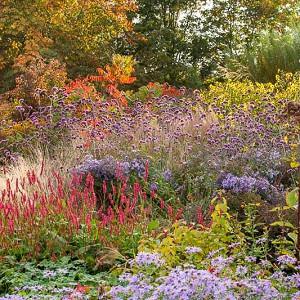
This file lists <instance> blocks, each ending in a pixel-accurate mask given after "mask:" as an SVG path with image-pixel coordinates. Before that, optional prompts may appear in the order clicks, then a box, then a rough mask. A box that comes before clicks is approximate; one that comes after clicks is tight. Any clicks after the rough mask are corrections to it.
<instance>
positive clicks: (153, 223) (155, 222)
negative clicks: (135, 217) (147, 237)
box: [148, 219, 159, 231]
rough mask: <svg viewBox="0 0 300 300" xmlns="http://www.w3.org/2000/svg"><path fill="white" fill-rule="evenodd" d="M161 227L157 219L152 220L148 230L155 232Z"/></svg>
mask: <svg viewBox="0 0 300 300" xmlns="http://www.w3.org/2000/svg"><path fill="white" fill-rule="evenodd" d="M158 227H159V221H158V220H157V219H156V220H152V221H151V222H150V223H149V224H148V230H149V231H152V230H155V229H157V228H158Z"/></svg>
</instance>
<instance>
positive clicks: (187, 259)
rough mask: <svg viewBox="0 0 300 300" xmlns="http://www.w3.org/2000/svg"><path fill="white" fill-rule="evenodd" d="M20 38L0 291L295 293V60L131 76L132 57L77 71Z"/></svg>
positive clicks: (298, 238) (6, 98)
mask: <svg viewBox="0 0 300 300" xmlns="http://www.w3.org/2000/svg"><path fill="white" fill-rule="evenodd" d="M8 2H9V1H8ZM8 2H7V3H8ZM75 2H76V1H75ZM75 2H74V3H75ZM90 2H93V1H87V3H90ZM104 2H105V3H106V2H107V1H104ZM117 2H118V1H117ZM119 2H120V3H118V5H120V6H117V7H112V8H111V7H110V6H109V4H107V3H106V4H107V7H106V9H108V10H107V12H106V13H107V15H106V14H105V16H106V17H107V18H108V20H110V22H112V23H109V24H110V25H109V26H116V28H118V30H121V29H120V28H123V27H126V28H131V27H130V25H129V23H130V22H129V21H128V20H127V14H128V13H133V12H134V11H135V10H136V9H137V7H135V6H126V5H125V6H123V5H124V3H123V2H122V1H119ZM129 2H131V1H129ZM76 3H77V2H76ZM125 4H126V3H125ZM35 5H37V4H35ZM59 5H61V4H57V7H59ZM70 5H71V4H70ZM86 5H87V7H85V9H86V11H88V16H89V17H90V18H91V20H92V21H91V22H96V19H93V18H94V17H95V16H94V15H93V13H92V12H93V11H94V9H95V7H93V6H88V4H86ZM89 5H91V4H89ZM49 7H50V8H49ZM49 7H48V6H47V9H50V10H49V11H48V10H47V11H48V13H50V12H51V13H53V11H52V9H54V11H56V9H57V7H56V8H55V7H54V6H53V7H52V6H51V5H50V4H49ZM108 7H109V8H108ZM124 7H125V8H124ZM1 9H2V8H1V4H0V12H1ZM73 9H75V8H73ZM76 9H79V7H77V6H76ZM97 9H100V8H99V7H97ZM115 10H116V11H117V12H116V11H115ZM14 12H15V11H14ZM41 13H42V12H41ZM97 14H98V15H100V12H99V11H98V10H97ZM63 16H64V15H63V14H62V15H59V14H58V15H55V18H54V19H53V20H55V22H54V21H53V20H52V19H51V20H50V21H49V22H50V23H51V22H52V23H51V26H50V25H49V28H48V29H49V32H50V31H51V30H54V29H55V30H57V28H64V27H63V24H64V22H65V21H63V20H65V19H60V18H63ZM76 18H80V14H76ZM102 18H104V17H103V16H102ZM122 18H124V19H122ZM74 20H75V19H74ZM74 20H73V21H74ZM76 20H77V19H76ZM125 21H126V22H125ZM127 21H128V22H129V23H127ZM56 22H57V23H56ZM74 22H75V21H74ZM103 22H104V21H103ZM113 22H117V25H118V26H119V27H118V26H117V25H116V24H115V23H113ZM50 23H49V24H50ZM93 24H94V23H93ZM101 24H102V23H101ZM103 24H106V25H103ZM103 24H102V25H101V26H104V27H103V28H104V29H105V28H106V27H105V26H108V25H107V24H108V23H105V22H104V23H103ZM130 24H131V23H130ZM0 25H1V22H0ZM75 25H76V26H80V22H79V23H74V26H75ZM55 26H58V27H55ZM122 26H123V27H122ZM0 28H1V26H0ZM74 28H75V27H74ZM76 28H77V27H76ZM80 28H81V27H80ZM83 28H86V27H83ZM101 28H102V27H101ZM116 28H115V30H117V29H116ZM104 29H103V34H104V32H105V31H104ZM41 30H42V29H41ZM64 30H65V29H64ZM82 30H83V29H82ZM109 30H112V29H111V28H110V29H109ZM75 31H76V30H75ZM75 31H74V32H73V31H72V28H69V29H68V35H66V36H67V37H72V38H73V39H70V40H69V41H68V43H69V44H70V45H72V47H73V46H74V47H75V44H74V45H73V44H72V43H75V41H77V40H76V38H79V37H78V36H77V35H76V32H75ZM54 32H55V33H56V31H54ZM57 32H58V31H57ZM112 32H115V31H113V30H112ZM120 32H121V31H120ZM35 34H37V33H35ZM57 34H59V32H58V33H57ZM108 36H110V35H108ZM38 37H39V35H38ZM59 37H60V36H59V35H58V37H57V39H58V40H59ZM75 37H76V38H75ZM87 38H90V36H88V35H87ZM105 38H108V37H107V36H105ZM118 38H119V36H118ZM84 41H86V40H84ZM0 42H1V35H0ZM52 42H53V43H55V42H57V41H56V40H55V38H53V40H52ZM89 42H90V40H89ZM43 43H45V45H48V44H47V43H50V42H49V41H48V40H47V41H46V40H45V41H44V40H43ZM82 43H83V41H82ZM87 43H88V42H87ZM50 44H51V43H50ZM76 45H77V44H76ZM82 45H88V44H84V43H83V44H82ZM77 46H78V45H77ZM77 46H76V47H77ZM92 46H95V45H94V44H92V45H88V46H87V49H83V48H82V49H81V50H80V51H86V53H85V52H82V53H80V55H83V54H84V55H85V60H86V61H90V60H92V61H94V60H93V55H92V54H93V53H94V55H95V57H96V54H95V53H96V52H95V51H96V50H95V49H98V48H93V47H92ZM26 47H27V48H26ZM26 47H25V48H26V49H27V50H26V49H25V48H24V49H25V50H26V51H27V52H26V51H25V50H24V51H25V54H26V55H29V56H31V58H30V59H28V56H26V55H25V54H24V56H22V55H23V54H22V55H21V54H20V55H21V57H20V56H18V60H17V62H18V63H24V65H23V67H24V66H25V65H26V68H25V69H24V70H23V71H22V72H23V73H22V74H21V75H20V74H19V73H16V74H17V75H16V83H15V86H14V88H11V89H10V90H9V91H6V92H5V93H2V94H1V98H0V112H1V114H0V300H25V299H37V300H39V299H57V300H59V299H64V300H77V299H78V300H79V299H92V300H93V299H95V300H96V299H98V300H100V299H101V300H110V299H111V300H146V299H149V300H200V299H203V300H206V299H215V300H225V299H226V300H234V299H236V300H238V299H245V300H248V299H249V300H252V299H253V300H256V299H263V300H268V299H270V300H271V299H272V300H274V299H278V300H299V299H300V256H299V252H300V208H299V203H300V191H299V182H300V181H299V180H300V156H299V154H300V152H299V149H300V148H299V147H300V144H299V136H300V119H299V116H300V104H299V96H300V73H299V72H278V74H277V75H276V78H275V80H274V81H273V82H266V83H264V82H258V81H256V80H250V79H243V78H241V79H228V78H226V79H224V78H223V79H221V80H220V79H219V78H214V79H211V78H209V79H208V80H207V81H206V83H205V85H204V86H202V87H201V88H199V89H196V88H194V87H191V86H188V85H187V86H186V87H178V85H175V84H174V85H171V84H169V83H166V82H162V83H158V82H150V83H147V84H144V85H142V84H139V85H136V86H134V84H135V83H136V82H137V81H138V80H141V79H140V78H136V77H135V62H134V58H133V57H132V56H126V55H120V54H113V55H111V57H112V59H111V62H110V63H109V64H106V65H105V67H103V68H98V69H97V75H91V73H89V74H85V75H83V74H84V72H82V74H81V76H77V77H76V76H73V77H72V76H71V75H70V74H71V73H72V72H71V71H70V70H73V69H72V68H73V67H74V65H72V64H75V65H76V62H75V63H74V61H71V62H70V61H67V64H68V63H69V64H70V66H72V68H71V67H70V66H68V68H69V69H68V70H66V69H65V67H64V66H63V65H61V64H60V63H59V61H56V60H50V61H46V60H45V59H44V58H41V57H40V56H39V55H42V54H41V53H42V52H43V51H42V49H44V48H42V47H41V49H39V53H40V54H38V55H37V56H35V55H36V52H35V51H36V45H35V44H34V43H33V44H30V43H29V44H26ZM45 47H46V46H45ZM49 47H50V46H49ZM57 47H58V46H57ZM82 47H83V46H82ZM95 47H96V46H95ZM28 49H29V50H28ZM49 49H50V48H49ZM57 49H58V48H57ZM72 49H73V48H72ZM74 49H75V48H74ZM76 49H77V48H76ZM76 49H75V50H76ZM103 49H104V48H103ZM75 50H74V51H75ZM76 51H79V50H78V49H77V50H76ZM76 51H75V52H72V53H73V55H75V54H76V55H77V54H78V53H79V52H76ZM93 51H94V52H93ZM34 53H35V54H34ZM74 53H75V54H74ZM91 53H92V54H91ZM0 55H1V51H0ZM78 55H79V54H78ZM80 55H79V56H78V57H77V56H76V57H75V56H74V60H76V59H78V60H79V61H80V59H81V56H80ZM32 57H34V58H32ZM0 58H1V56H0ZM95 59H96V58H95ZM20 61H21V62H20ZM15 63H16V62H15ZM0 71H1V59H0ZM67 71H68V72H67ZM74 72H75V71H74ZM68 76H70V77H68ZM195 76H196V75H195ZM0 88H1V84H0Z"/></svg>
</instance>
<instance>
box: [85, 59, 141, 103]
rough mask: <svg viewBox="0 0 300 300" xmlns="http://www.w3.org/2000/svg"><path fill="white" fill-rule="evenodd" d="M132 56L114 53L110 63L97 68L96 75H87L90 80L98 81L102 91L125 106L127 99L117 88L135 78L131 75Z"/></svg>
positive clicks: (133, 80)
mask: <svg viewBox="0 0 300 300" xmlns="http://www.w3.org/2000/svg"><path fill="white" fill-rule="evenodd" d="M133 64H134V62H133V58H132V57H131V56H122V55H115V56H114V57H113V61H112V65H106V66H105V67H104V68H98V69H97V72H98V75H96V76H89V77H88V80H89V81H90V82H97V83H100V86H101V88H102V89H104V91H105V92H106V93H107V94H108V95H109V96H111V97H112V98H114V99H116V100H117V101H118V102H119V103H120V104H121V105H123V106H126V105H127V100H126V97H125V96H124V93H123V92H122V91H121V90H120V89H119V86H120V85H126V84H132V83H133V82H135V80H136V78H135V77H133V76H132V73H133V72H134V67H133Z"/></svg>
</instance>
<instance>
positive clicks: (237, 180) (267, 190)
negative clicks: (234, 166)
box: [217, 173, 282, 203]
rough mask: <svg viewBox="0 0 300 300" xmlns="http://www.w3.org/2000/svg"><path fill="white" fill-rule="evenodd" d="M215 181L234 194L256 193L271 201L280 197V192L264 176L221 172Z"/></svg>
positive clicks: (276, 200)
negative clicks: (256, 176)
mask: <svg viewBox="0 0 300 300" xmlns="http://www.w3.org/2000/svg"><path fill="white" fill-rule="evenodd" d="M217 183H218V185H219V187H221V188H222V189H224V190H226V191H231V192H233V193H235V194H241V193H250V192H253V193H257V194H259V195H260V196H262V197H263V198H265V199H267V200H270V201H271V202H273V203H276V202H278V201H279V200H280V199H282V194H281V193H280V192H279V191H278V190H277V189H276V188H275V187H274V186H273V185H271V184H270V183H269V181H268V180H267V179H265V178H260V177H258V178H255V177H252V176H247V175H244V176H235V175H233V174H231V173H222V174H221V175H220V176H219V178H218V180H217Z"/></svg>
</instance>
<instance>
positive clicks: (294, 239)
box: [288, 232, 297, 245]
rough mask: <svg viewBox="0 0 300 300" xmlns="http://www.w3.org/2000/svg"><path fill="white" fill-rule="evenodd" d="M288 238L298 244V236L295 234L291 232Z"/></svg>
mask: <svg viewBox="0 0 300 300" xmlns="http://www.w3.org/2000/svg"><path fill="white" fill-rule="evenodd" d="M288 237H289V238H290V239H291V240H293V242H294V243H295V245H296V244H297V234H296V233H295V232H290V233H288Z"/></svg>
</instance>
